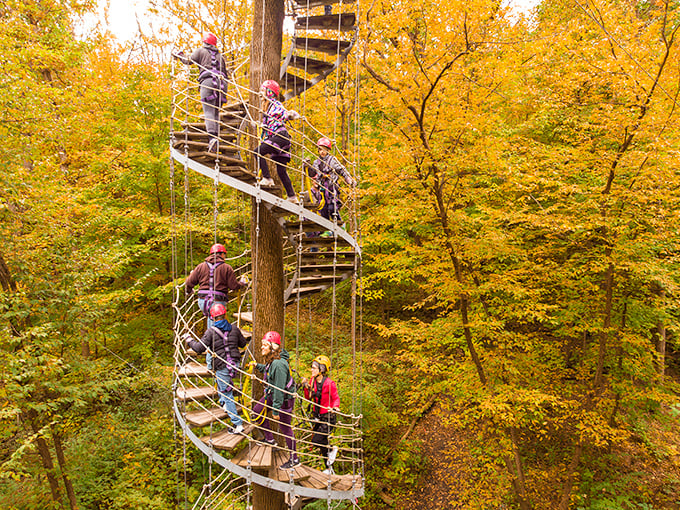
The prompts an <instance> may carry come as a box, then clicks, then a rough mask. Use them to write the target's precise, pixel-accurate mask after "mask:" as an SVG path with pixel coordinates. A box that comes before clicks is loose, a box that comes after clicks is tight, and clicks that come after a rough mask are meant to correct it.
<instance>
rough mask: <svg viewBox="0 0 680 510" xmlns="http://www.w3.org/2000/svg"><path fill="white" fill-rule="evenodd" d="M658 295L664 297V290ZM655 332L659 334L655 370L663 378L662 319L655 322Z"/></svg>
mask: <svg viewBox="0 0 680 510" xmlns="http://www.w3.org/2000/svg"><path fill="white" fill-rule="evenodd" d="M660 297H661V299H664V298H665V297H666V292H664V291H661V293H660ZM656 332H657V334H658V335H659V336H658V338H657V339H656V352H657V353H658V354H659V357H658V359H657V366H656V371H657V372H658V373H659V375H660V376H661V378H662V379H663V376H664V375H665V373H666V326H665V324H664V322H663V321H662V320H660V321H658V322H657V323H656Z"/></svg>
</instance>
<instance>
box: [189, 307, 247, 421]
mask: <svg viewBox="0 0 680 510" xmlns="http://www.w3.org/2000/svg"><path fill="white" fill-rule="evenodd" d="M226 314H227V309H226V307H225V306H224V305H223V304H221V303H217V304H214V305H213V306H212V307H211V308H210V316H211V317H212V318H213V320H214V321H215V322H214V324H213V325H212V326H211V327H210V328H208V329H207V330H206V332H205V333H204V334H203V336H202V337H201V340H200V341H198V342H197V341H195V340H193V339H192V338H191V335H188V334H187V336H186V337H185V339H186V343H187V347H190V348H191V349H193V350H194V351H196V352H197V353H198V354H201V353H203V352H205V351H210V352H212V354H213V356H212V366H213V369H214V371H215V379H216V380H217V391H218V394H219V396H220V405H221V406H222V407H223V408H224V410H225V411H226V413H227V415H228V416H229V419H230V420H231V423H232V425H233V428H232V429H231V430H230V433H231V434H240V433H241V432H243V420H242V419H241V417H240V416H239V415H238V413H237V412H236V403H235V402H234V386H233V384H232V381H233V380H234V377H235V376H236V368H237V367H238V366H239V364H240V362H241V352H240V351H239V348H243V347H245V346H246V345H247V344H248V340H246V338H245V337H244V336H243V333H242V332H241V330H240V329H238V328H237V327H236V326H234V325H233V324H230V323H229V321H228V320H227V317H226Z"/></svg>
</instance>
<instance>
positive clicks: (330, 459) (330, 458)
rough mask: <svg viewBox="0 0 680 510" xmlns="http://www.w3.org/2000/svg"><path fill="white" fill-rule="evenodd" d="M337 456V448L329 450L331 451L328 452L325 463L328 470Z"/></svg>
mask: <svg viewBox="0 0 680 510" xmlns="http://www.w3.org/2000/svg"><path fill="white" fill-rule="evenodd" d="M337 456H338V447H337V446H334V447H333V448H331V451H330V452H328V461H327V462H326V465H327V466H328V467H329V468H330V467H331V466H332V465H333V462H335V458H336V457H337Z"/></svg>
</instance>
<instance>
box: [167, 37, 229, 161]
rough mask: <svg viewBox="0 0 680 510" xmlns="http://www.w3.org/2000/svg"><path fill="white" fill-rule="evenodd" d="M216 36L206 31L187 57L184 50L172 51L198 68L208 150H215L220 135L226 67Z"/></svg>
mask: <svg viewBox="0 0 680 510" xmlns="http://www.w3.org/2000/svg"><path fill="white" fill-rule="evenodd" d="M216 44H217V36H215V34H211V33H207V34H205V36H204V37H203V46H202V47H201V48H198V49H197V50H196V51H194V52H193V53H192V54H191V57H189V58H187V57H186V56H185V55H184V52H181V51H180V52H178V53H173V57H175V58H176V59H178V60H179V61H180V62H182V63H183V64H187V65H191V64H196V65H198V67H199V68H200V70H201V71H200V73H199V74H198V83H199V85H200V94H201V105H202V106H203V115H204V117H205V130H206V131H207V132H208V135H209V139H210V141H209V142H208V152H217V149H218V139H219V135H220V125H219V120H220V106H221V104H222V103H223V102H224V99H225V98H224V92H223V91H224V90H225V89H226V78H227V67H226V65H225V63H224V58H223V57H222V55H221V54H220V52H219V51H218V50H217V47H216V46H215V45H216Z"/></svg>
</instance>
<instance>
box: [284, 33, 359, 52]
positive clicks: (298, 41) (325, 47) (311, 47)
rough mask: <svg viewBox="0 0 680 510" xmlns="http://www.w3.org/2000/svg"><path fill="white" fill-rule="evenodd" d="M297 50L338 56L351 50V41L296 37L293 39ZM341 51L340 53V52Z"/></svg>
mask: <svg viewBox="0 0 680 510" xmlns="http://www.w3.org/2000/svg"><path fill="white" fill-rule="evenodd" d="M293 44H294V45H295V49H298V50H307V51H318V52H321V53H327V54H329V55H337V54H338V53H342V52H343V51H344V50H346V49H347V48H349V47H350V46H351V45H352V43H351V41H336V40H333V39H313V38H309V37H295V38H294V39H293ZM338 50H339V51H338Z"/></svg>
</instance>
